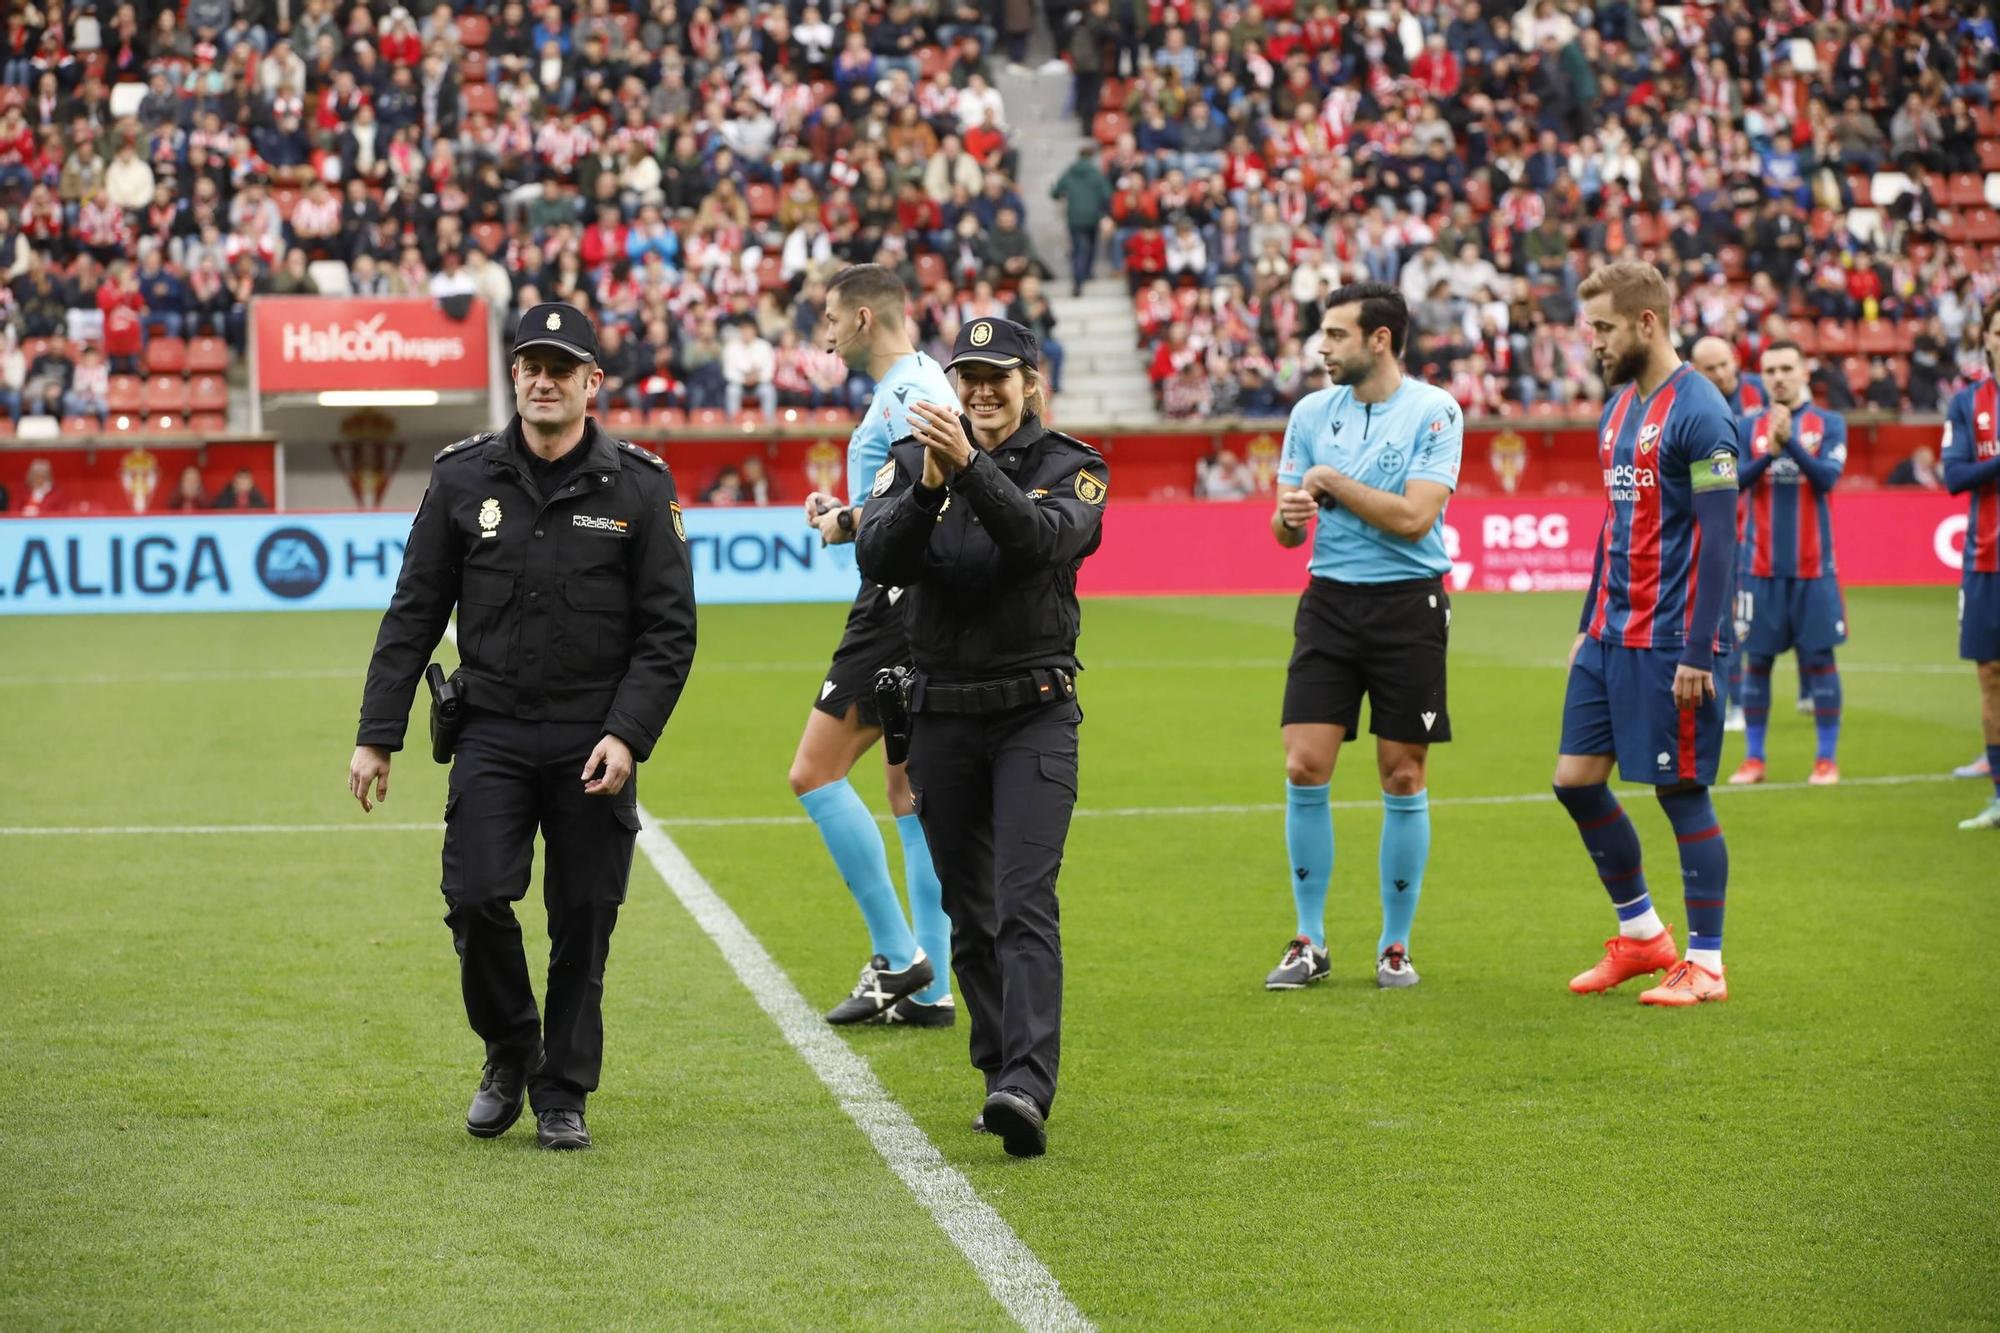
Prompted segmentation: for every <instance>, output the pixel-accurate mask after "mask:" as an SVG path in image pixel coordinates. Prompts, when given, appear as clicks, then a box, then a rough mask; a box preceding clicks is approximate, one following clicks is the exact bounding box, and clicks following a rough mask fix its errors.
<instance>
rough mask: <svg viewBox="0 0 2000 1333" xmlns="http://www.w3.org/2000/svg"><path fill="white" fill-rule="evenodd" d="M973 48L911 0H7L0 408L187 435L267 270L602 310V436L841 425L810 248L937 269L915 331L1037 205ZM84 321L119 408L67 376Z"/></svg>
mask: <svg viewBox="0 0 2000 1333" xmlns="http://www.w3.org/2000/svg"><path fill="white" fill-rule="evenodd" d="M280 12H284V13H288V14H289V16H290V18H289V22H288V23H286V24H281V23H280V22H279V20H278V17H277V15H278V14H279V13H280ZM995 40H996V36H995V34H994V33H993V32H992V31H991V30H990V29H987V28H985V27H984V26H982V25H967V24H964V23H944V24H941V23H940V22H939V21H937V20H936V19H935V18H934V17H932V16H930V15H929V14H928V13H927V12H926V11H925V10H924V9H923V8H922V7H920V6H915V5H911V4H907V3H903V0H895V2H894V3H887V4H875V5H870V4H866V3H859V4H850V5H840V4H838V3H836V4H833V5H831V6H830V7H829V8H828V9H827V10H826V11H825V13H824V14H822V12H821V10H820V9H818V8H816V7H815V6H814V5H811V4H796V5H792V6H790V7H789V8H787V7H784V6H777V7H772V6H763V7H759V8H757V9H755V10H754V11H753V10H752V9H751V8H748V7H745V6H741V5H720V6H715V7H712V8H709V7H699V6H681V7H679V8H676V6H675V5H674V4H671V3H667V2H666V0H660V2H659V3H655V4H652V5H651V6H649V7H646V8H643V9H638V10H630V9H626V8H623V7H613V6H610V5H607V4H606V3H605V0H584V2H583V3H582V4H581V5H578V6H568V5H544V4H532V5H529V4H523V3H513V2H509V3H494V4H488V5H482V4H478V3H474V4H470V5H458V6H443V5H440V6H437V7H436V8H434V9H432V10H430V11H429V12H427V13H425V14H424V15H422V16H421V17H419V16H417V15H414V14H412V13H411V12H410V11H408V10H405V9H404V8H403V7H401V6H400V5H395V6H392V5H389V4H382V3H374V4H369V3H363V4H360V5H355V6H345V5H342V6H336V5H335V4H334V3H333V2H332V0H300V2H299V3H297V4H295V5H293V6H290V7H286V8H284V9H283V10H282V11H281V10H280V9H276V8H273V7H268V6H263V5H243V4H236V5H231V4H227V3H220V2H219V0H191V2H190V3H188V4H186V5H185V6H183V5H178V4H169V5H164V6H162V5H158V4H148V3H139V4H134V5H121V6H118V7H117V8H116V12H115V13H113V12H112V7H111V6H99V7H91V6H76V7H73V8H71V9H69V10H67V11H65V9H64V8H63V7H62V6H60V5H59V4H49V5H46V6H45V7H41V8H37V7H35V6H33V5H21V6H10V9H9V15H8V19H7V22H6V28H5V32H4V37H0V43H3V49H0V281H4V283H5V286H4V288H0V329H4V332H0V407H4V410H5V415H6V418H7V420H8V422H9V424H13V423H15V422H16V421H18V420H20V419H21V418H23V417H28V416H44V415H46V416H49V417H51V418H53V419H54V421H55V422H57V423H60V427H59V428H60V429H62V430H64V431H73V432H75V433H82V432H83V431H84V430H85V427H86V425H88V424H89V423H92V422H95V423H97V424H99V425H102V426H105V427H106V428H108V429H124V428H132V427H134V426H138V427H141V428H144V429H162V428H165V427H172V428H175V429H185V428H186V427H187V426H189V425H191V424H192V422H193V418H194V417H195V416H196V415H197V414H198V415H199V416H200V418H201V419H202V420H203V421H204V422H212V421H213V419H214V416H215V414H216V412H217V411H218V410H220V409H219V408H218V406H217V400H216V392H215V390H216V387H217V380H216V378H215V377H217V376H221V375H226V374H228V373H230V371H231V370H232V369H233V368H234V366H235V364H236V362H237V360H238V359H239V358H240V357H241V356H242V354H243V346H244V334H245V324H246V306H247V302H248V301H249V300H250V298H252V297H253V296H255V295H258V294H261V293H279V294H292V293H311V292H328V293H333V292H343V293H353V294H357V295H364V296H365V295H370V294H390V293H411V292H430V293H434V294H437V295H440V296H445V295H451V294H454V293H464V292H470V293H477V294H480V295H483V296H485V297H486V298H487V299H488V300H489V302H490V303H491V304H492V305H493V306H494V307H495V308H497V309H500V310H503V311H510V312H512V314H511V315H510V320H509V331H510V333H511V322H512V319H513V318H518V312H519V311H520V310H522V309H525V308H526V307H527V306H528V305H531V304H533V303H534V302H535V301H538V300H541V299H544V298H552V299H561V300H567V301H571V302H573V303H575V304H576V305H578V306H580V307H582V308H584V309H585V310H587V311H588V312H589V313H590V314H592V315H593V316H594V317H595V318H596V319H598V321H599V322H600V323H601V324H602V325H604V326H605V327H607V328H610V327H618V328H620V329H621V330H622V332H623V335H624V336H623V338H622V339H620V340H619V341H618V344H617V352H616V366H615V369H614V372H613V374H614V378H615V379H616V380H617V381H618V383H617V387H616V389H615V391H614V394H613V397H612V401H610V402H608V403H607V404H606V411H607V413H608V414H609V415H610V416H611V418H612V419H613V420H614V421H615V422H617V423H618V424H619V425H620V426H621V427H626V426H630V425H633V424H655V423H658V424H664V423H668V422H672V421H685V420H687V419H689V416H690V415H691V416H692V417H693V419H695V420H701V419H704V418H705V416H706V415H707V414H710V413H715V414H717V415H722V416H727V417H730V418H735V417H737V416H738V415H739V414H748V415H751V416H753V417H762V418H765V419H768V418H769V417H771V416H772V415H773V414H774V413H775V412H777V411H780V410H782V409H783V408H787V407H789V408H798V409H814V410H818V411H820V412H822V413H831V414H833V415H834V416H836V417H839V418H841V419H845V418H846V417H847V416H848V415H849V414H851V413H852V412H853V410H854V409H855V408H856V407H857V406H858V405H859V403H860V402H861V401H863V400H864V399H865V395H866V392H867V387H866V384H865V382H864V381H861V380H858V379H851V378H850V376H849V375H848V373H847V372H846V370H845V368H844V367H843V366H841V365H840V364H839V362H838V361H837V360H836V359H835V358H833V357H831V356H830V355H828V354H826V353H824V352H823V351H820V350H818V349H816V348H815V347H814V346H813V345H812V335H813V332H814V330H815V327H816V325H817V324H818V321H819V302H820V299H821V295H822V293H823V290H824V282H825V280H826V278H827V277H829V276H830V275H831V274H832V273H833V272H834V271H836V270H837V269H838V268H840V267H841V266H843V265H844V264H847V263H850V262H857V261H862V260H879V261H881V262H885V263H889V264H892V265H894V266H896V267H897V268H899V269H900V270H901V271H902V273H903V275H904V277H905V279H906V280H907V281H908V282H909V283H910V285H911V287H912V289H913V290H917V289H923V288H927V287H929V286H931V285H933V284H935V283H937V282H939V281H951V282H955V283H956V284H957V285H956V288H955V289H954V290H955V291H956V292H957V295H958V298H960V299H957V300H955V301H954V302H951V303H947V304H944V305H939V306H934V307H932V308H930V309H929V310H927V311H926V314H925V319H924V333H925V336H926V338H927V340H929V341H930V342H932V343H933V344H938V345H948V344H949V342H950V340H951V338H952V336H953V335H954V334H955V333H956V331H957V327H958V322H959V321H960V319H961V318H962V317H963V312H964V310H966V309H970V308H974V306H975V305H976V304H977V305H980V306H981V307H982V308H983V305H990V304H991V303H992V301H993V300H995V299H999V300H1001V301H1002V302H1003V303H1004V301H1005V300H1007V299H1011V297H1012V296H1013V294H1014V291H1015V289H1016V288H1017V286H1018V285H1019V283H1018V279H1019V273H1020V265H1019V264H1018V263H1010V262H1009V261H1010V259H1012V258H1013V254H1012V252H1011V251H1008V250H1007V249H1006V247H1005V245H1004V244H1003V245H1002V246H1000V247H997V248H996V247H994V246H991V245H989V244H987V239H986V238H987V237H988V235H989V233H991V232H992V231H993V229H994V225H993V224H994V222H995V220H996V215H997V213H998V211H999V210H1000V209H1002V208H1006V207H1011V208H1013V209H1014V211H1015V214H1016V216H1017V217H1018V216H1020V215H1022V214H1023V213H1024V212H1025V207H1026V205H1025V202H1024V201H1023V200H1022V199H1021V198H1020V196H1019V194H1018V191H1017V190H1016V189H1015V187H1014V185H1013V183H1012V181H1011V179H1010V178H1009V177H1008V176H1007V175H1006V172H1007V171H1008V169H1010V168H1011V166H1012V165H1013V163H1014V162H1015V161H1016V152H1017V149H1016V146H1015V145H1014V144H1013V143H1012V142H1010V139H1009V135H1008V133H1007V130H1006V110H1005V106H1004V103H1003V100H1002V98H1001V97H1000V95H999V94H998V93H997V92H996V91H995V90H994V89H993V87H992V86H991V83H990V81H989V75H990V73H991V69H990V66H989V65H988V64H987V61H988V59H989V58H993V57H995V55H996V54H997V53H995V52H994V50H993V43H994V41H995ZM1003 239H1004V238H1003ZM981 284H986V285H985V286H981ZM982 293H983V295H981V294H982ZM58 338H60V339H61V342H60V345H58V346H55V347H54V348H53V350H52V348H51V343H52V341H54V340H56V339H58ZM86 346H88V347H94V348H96V349H97V352H98V353H99V354H101V355H102V357H103V358H104V360H105V362H106V363H107V365H108V368H109V370H110V372H111V373H112V374H113V375H115V376H116V377H117V388H116V394H115V396H116V400H117V401H116V406H115V410H114V405H113V403H112V402H111V398H112V397H113V394H112V392H111V390H110V388H109V386H108V385H106V386H104V387H103V388H102V389H101V390H100V392H99V393H98V394H97V395H96V396H95V397H89V396H85V397H77V396H76V395H75V393H74V391H73V382H74V380H75V378H76V375H77V373H78V370H79V366H78V362H77V360H76V358H77V356H78V354H79V349H81V348H83V347H86ZM170 380H171V381H172V382H171V384H170V383H169V381H170ZM73 406H82V407H84V408H86V409H88V410H84V411H69V410H67V408H68V407H73ZM225 406H226V405H225ZM669 414H680V415H669ZM114 415H115V416H116V417H119V418H122V419H123V421H124V424H123V426H120V425H118V424H117V422H115V421H113V419H112V418H113V417H114Z"/></svg>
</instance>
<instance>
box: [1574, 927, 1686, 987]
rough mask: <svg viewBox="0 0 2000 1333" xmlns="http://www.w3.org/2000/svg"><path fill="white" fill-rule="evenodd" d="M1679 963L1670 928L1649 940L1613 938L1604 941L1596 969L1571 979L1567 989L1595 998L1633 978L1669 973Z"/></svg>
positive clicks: (1620, 936)
mask: <svg viewBox="0 0 2000 1333" xmlns="http://www.w3.org/2000/svg"><path fill="white" fill-rule="evenodd" d="M1680 960H1681V955H1680V950H1678V949H1676V948H1674V928H1673V927H1672V926H1668V927H1667V928H1666V929H1665V930H1663V931H1661V932H1660V933H1659V934H1657V935H1655V936H1653V938H1651V939H1649V940H1635V939H1630V938H1628V937H1626V936H1624V935H1614V936H1612V937H1611V938H1610V939H1608V940H1606V941H1604V957H1602V958H1600V959H1598V960H1597V966H1595V967H1593V968H1591V969H1590V970H1589V971H1588V972H1582V973H1579V974H1577V975H1576V976H1573V977H1571V978H1570V979H1569V988H1570V989H1571V990H1573V991H1575V992H1576V993H1577V994H1578V995H1596V994H1598V993H1600V992H1602V991H1608V990H1610V989H1611V988H1612V987H1613V986H1617V985H1621V984H1623V983H1624V982H1627V981H1630V980H1631V979H1632V978H1633V977H1639V976H1646V975H1648V974H1649V973H1653V972H1666V971H1671V970H1672V969H1673V968H1674V966H1675V965H1676V964H1678V963H1679V962H1680Z"/></svg>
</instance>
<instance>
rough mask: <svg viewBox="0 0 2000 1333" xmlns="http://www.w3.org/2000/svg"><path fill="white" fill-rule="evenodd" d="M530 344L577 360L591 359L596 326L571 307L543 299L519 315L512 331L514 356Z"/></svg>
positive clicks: (594, 354) (593, 357)
mask: <svg viewBox="0 0 2000 1333" xmlns="http://www.w3.org/2000/svg"><path fill="white" fill-rule="evenodd" d="M531 347H553V348H555V349H557V350H558V351H563V352H567V353H569V354H570V355H571V356H573V357H575V358H576V359H577V360H579V361H595V360H597V329H596V328H595V327H593V326H592V324H591V322H590V317H589V316H588V315H585V314H584V313H583V312H582V311H581V310H578V309H577V308H576V307H575V306H573V305H564V304H563V303H562V302H560V301H547V302H544V303H543V304H541V305H538V306H536V307H535V308H534V309H532V310H530V311H529V312H528V313H527V314H525V315H523V316H521V327H520V328H519V329H518V330H516V331H515V334H514V355H515V356H519V355H520V354H521V353H523V352H525V351H527V350H528V349H529V348H531Z"/></svg>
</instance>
